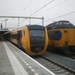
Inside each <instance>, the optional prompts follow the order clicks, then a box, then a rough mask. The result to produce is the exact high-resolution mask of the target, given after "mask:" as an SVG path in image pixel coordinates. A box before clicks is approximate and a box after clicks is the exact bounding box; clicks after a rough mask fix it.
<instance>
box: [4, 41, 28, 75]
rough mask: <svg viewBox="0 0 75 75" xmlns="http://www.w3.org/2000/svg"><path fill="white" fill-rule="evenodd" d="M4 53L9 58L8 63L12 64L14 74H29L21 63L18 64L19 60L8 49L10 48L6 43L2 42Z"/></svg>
mask: <svg viewBox="0 0 75 75" xmlns="http://www.w3.org/2000/svg"><path fill="white" fill-rule="evenodd" d="M3 44H4V47H5V50H6V53H7V55H8V58H9V60H10V63H11V65H12V68H13V70H14V73H15V75H29V74H28V73H27V72H26V71H25V69H24V68H23V67H22V65H21V64H20V62H19V61H18V60H17V58H16V57H15V55H14V54H13V53H12V51H11V50H10V48H9V47H8V46H7V44H6V43H5V42H3Z"/></svg>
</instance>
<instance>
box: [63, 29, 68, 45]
mask: <svg viewBox="0 0 75 75" xmlns="http://www.w3.org/2000/svg"><path fill="white" fill-rule="evenodd" d="M68 43H69V29H65V30H64V44H65V45H66V46H67V45H68Z"/></svg>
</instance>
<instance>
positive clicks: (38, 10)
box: [19, 0, 54, 23]
mask: <svg viewBox="0 0 75 75" xmlns="http://www.w3.org/2000/svg"><path fill="white" fill-rule="evenodd" d="M32 1H33V0H32ZM32 1H31V2H32ZM53 1H54V0H52V1H50V2H49V3H47V4H45V5H44V6H43V7H41V8H40V9H38V10H36V11H35V12H34V13H32V14H31V15H30V16H32V15H34V14H35V13H37V12H38V11H40V10H41V9H43V8H44V7H46V6H47V5H49V4H50V3H52V2H53ZM31 2H30V3H31ZM28 5H29V4H28ZM23 10H24V9H23ZM23 10H22V11H23ZM22 11H21V12H22ZM21 12H20V13H21ZM30 16H29V17H30ZM24 20H26V19H23V20H22V21H21V22H23V21H24ZM21 22H19V23H21Z"/></svg>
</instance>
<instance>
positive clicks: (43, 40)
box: [28, 25, 48, 55]
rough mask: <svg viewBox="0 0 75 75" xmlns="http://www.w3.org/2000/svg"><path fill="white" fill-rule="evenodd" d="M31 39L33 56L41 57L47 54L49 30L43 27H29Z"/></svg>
mask: <svg viewBox="0 0 75 75" xmlns="http://www.w3.org/2000/svg"><path fill="white" fill-rule="evenodd" d="M28 30H29V38H30V51H31V53H32V55H41V54H44V53H45V52H46V48H47V46H48V35H47V30H46V28H45V27H44V26H41V25H30V26H28Z"/></svg>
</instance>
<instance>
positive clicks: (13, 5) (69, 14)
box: [0, 0, 75, 28]
mask: <svg viewBox="0 0 75 75" xmlns="http://www.w3.org/2000/svg"><path fill="white" fill-rule="evenodd" d="M30 15H32V17H44V25H45V26H46V25H47V24H49V23H52V22H54V21H59V20H68V21H70V22H71V23H72V24H74V25H75V0H0V16H27V17H29V16H30ZM64 15H65V16H64ZM7 19H8V21H7V27H12V28H14V27H15V28H16V27H17V26H18V20H17V19H12V18H11V19H9V18H7ZM23 20H24V19H20V20H19V21H20V26H24V25H26V24H28V22H29V20H24V21H23ZM33 22H34V23H35V24H38V23H39V24H41V22H42V21H39V20H36V21H33V20H31V23H33ZM0 23H2V24H3V27H5V18H0ZM25 23H26V24H25ZM34 23H33V24H34Z"/></svg>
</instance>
